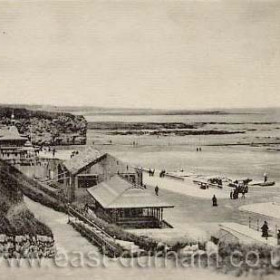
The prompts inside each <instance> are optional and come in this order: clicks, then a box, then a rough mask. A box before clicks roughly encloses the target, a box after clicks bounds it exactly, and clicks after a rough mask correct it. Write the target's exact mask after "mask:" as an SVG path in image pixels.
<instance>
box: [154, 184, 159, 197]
mask: <svg viewBox="0 0 280 280" xmlns="http://www.w3.org/2000/svg"><path fill="white" fill-rule="evenodd" d="M158 191H159V188H158V186H156V187H155V194H156V196H158Z"/></svg>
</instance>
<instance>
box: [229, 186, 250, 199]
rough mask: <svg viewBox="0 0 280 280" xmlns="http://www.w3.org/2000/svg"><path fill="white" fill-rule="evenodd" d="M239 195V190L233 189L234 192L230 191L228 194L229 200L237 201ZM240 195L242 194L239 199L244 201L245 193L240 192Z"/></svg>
mask: <svg viewBox="0 0 280 280" xmlns="http://www.w3.org/2000/svg"><path fill="white" fill-rule="evenodd" d="M239 193H240V192H239V190H238V189H237V188H236V189H234V190H231V191H230V194H229V197H230V199H238V198H239ZM241 194H242V196H241V198H243V199H245V198H246V197H245V194H246V191H245V190H242V191H241Z"/></svg>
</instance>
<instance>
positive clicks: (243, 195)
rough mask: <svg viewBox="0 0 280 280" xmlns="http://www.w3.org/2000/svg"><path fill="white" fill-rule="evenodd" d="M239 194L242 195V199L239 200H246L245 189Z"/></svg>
mask: <svg viewBox="0 0 280 280" xmlns="http://www.w3.org/2000/svg"><path fill="white" fill-rule="evenodd" d="M241 193H242V197H241V198H243V199H245V198H246V197H245V194H246V192H245V189H243V190H242V192H241Z"/></svg>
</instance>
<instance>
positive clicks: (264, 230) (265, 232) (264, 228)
mask: <svg viewBox="0 0 280 280" xmlns="http://www.w3.org/2000/svg"><path fill="white" fill-rule="evenodd" d="M268 229H269V228H268V224H267V221H264V224H263V226H262V227H261V230H262V237H264V238H266V239H267V238H268Z"/></svg>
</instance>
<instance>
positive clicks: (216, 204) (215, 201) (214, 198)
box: [212, 195, 218, 207]
mask: <svg viewBox="0 0 280 280" xmlns="http://www.w3.org/2000/svg"><path fill="white" fill-rule="evenodd" d="M212 203H213V207H216V206H218V201H217V198H216V196H215V195H213V197H212Z"/></svg>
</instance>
